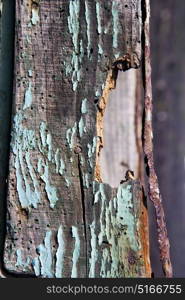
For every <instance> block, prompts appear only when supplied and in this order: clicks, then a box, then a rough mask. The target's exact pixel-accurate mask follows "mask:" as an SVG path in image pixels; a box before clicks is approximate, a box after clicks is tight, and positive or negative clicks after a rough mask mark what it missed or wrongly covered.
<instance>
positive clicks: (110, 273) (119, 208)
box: [91, 181, 140, 278]
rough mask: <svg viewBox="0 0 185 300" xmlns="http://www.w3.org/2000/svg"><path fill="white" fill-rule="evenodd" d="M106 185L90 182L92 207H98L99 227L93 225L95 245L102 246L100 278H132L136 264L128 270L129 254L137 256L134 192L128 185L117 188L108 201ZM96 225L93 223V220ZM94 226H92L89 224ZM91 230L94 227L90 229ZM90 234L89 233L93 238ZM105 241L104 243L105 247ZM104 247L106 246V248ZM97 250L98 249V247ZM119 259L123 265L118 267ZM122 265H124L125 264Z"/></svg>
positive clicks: (135, 270)
mask: <svg viewBox="0 0 185 300" xmlns="http://www.w3.org/2000/svg"><path fill="white" fill-rule="evenodd" d="M107 186H108V185H106V184H103V183H98V182H96V181H94V182H93V194H94V204H97V203H98V205H99V207H100V216H99V218H98V224H99V226H97V227H96V226H95V230H96V231H97V232H96V237H97V244H96V248H98V247H102V246H103V245H105V246H104V247H103V248H102V252H101V253H102V255H101V267H100V276H101V277H111V278H116V277H134V272H135V274H138V273H137V272H138V270H137V268H138V264H136V266H134V268H132V271H131V270H130V265H129V262H128V257H129V251H132V253H133V255H136V259H137V254H138V253H139V250H140V243H139V241H138V221H137V216H136V215H135V214H134V209H133V191H132V186H131V185H129V184H126V183H124V184H121V185H119V187H118V189H117V192H116V190H115V194H114V195H115V196H114V197H113V198H112V200H111V199H110V201H108V199H107V194H106V193H107V192H105V191H106V189H107ZM93 222H95V220H94V221H93ZM92 224H95V223H92ZM91 229H92V230H93V227H92V228H91ZM92 235H93V233H91V239H92ZM104 241H106V243H105V244H104ZM106 245H107V246H106ZM98 249H99V248H98ZM120 259H121V261H122V262H123V264H120ZM124 262H125V265H124Z"/></svg>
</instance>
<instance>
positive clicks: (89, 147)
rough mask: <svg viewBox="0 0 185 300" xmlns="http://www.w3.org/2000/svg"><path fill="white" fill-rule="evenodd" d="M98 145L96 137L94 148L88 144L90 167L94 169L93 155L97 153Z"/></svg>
mask: <svg viewBox="0 0 185 300" xmlns="http://www.w3.org/2000/svg"><path fill="white" fill-rule="evenodd" d="M96 145H97V137H94V138H93V144H92V146H91V145H90V144H89V143H88V144H87V148H88V153H87V154H88V161H89V164H90V167H91V168H92V167H93V155H94V153H95V151H96Z"/></svg>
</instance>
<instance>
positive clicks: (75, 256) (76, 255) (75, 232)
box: [71, 226, 80, 278]
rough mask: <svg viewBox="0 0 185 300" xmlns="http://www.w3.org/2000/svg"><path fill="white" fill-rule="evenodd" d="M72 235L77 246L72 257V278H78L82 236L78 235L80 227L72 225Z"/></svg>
mask: <svg viewBox="0 0 185 300" xmlns="http://www.w3.org/2000/svg"><path fill="white" fill-rule="evenodd" d="M72 237H73V238H74V239H75V246H74V251H73V258H72V262H73V266H72V271H71V278H77V277H78V273H77V262H78V259H79V257H80V237H79V235H78V229H77V227H75V226H72Z"/></svg>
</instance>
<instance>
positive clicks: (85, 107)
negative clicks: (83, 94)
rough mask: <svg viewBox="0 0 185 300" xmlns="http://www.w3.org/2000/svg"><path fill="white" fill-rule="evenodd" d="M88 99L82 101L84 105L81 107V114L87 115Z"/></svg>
mask: <svg viewBox="0 0 185 300" xmlns="http://www.w3.org/2000/svg"><path fill="white" fill-rule="evenodd" d="M87 111H88V110H87V99H86V98H85V99H83V100H82V105H81V113H82V114H86V113H87Z"/></svg>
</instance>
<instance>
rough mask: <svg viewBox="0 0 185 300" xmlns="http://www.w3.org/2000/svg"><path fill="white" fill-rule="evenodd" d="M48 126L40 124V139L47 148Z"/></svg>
mask: <svg viewBox="0 0 185 300" xmlns="http://www.w3.org/2000/svg"><path fill="white" fill-rule="evenodd" d="M46 130H47V126H46V123H45V122H41V124H40V137H41V142H42V145H43V147H46V146H47V141H46V140H47V134H46Z"/></svg>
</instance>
